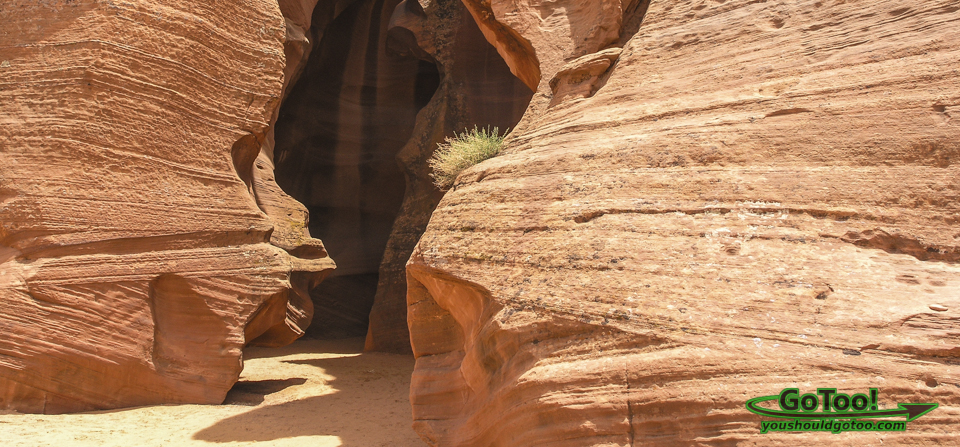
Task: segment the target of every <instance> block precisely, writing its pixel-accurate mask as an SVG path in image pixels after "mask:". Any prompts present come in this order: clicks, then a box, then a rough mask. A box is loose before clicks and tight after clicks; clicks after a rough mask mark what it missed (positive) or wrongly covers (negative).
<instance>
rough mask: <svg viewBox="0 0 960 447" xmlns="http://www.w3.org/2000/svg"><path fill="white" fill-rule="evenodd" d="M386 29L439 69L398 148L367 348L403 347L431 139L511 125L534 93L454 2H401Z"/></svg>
mask: <svg viewBox="0 0 960 447" xmlns="http://www.w3.org/2000/svg"><path fill="white" fill-rule="evenodd" d="M389 35H390V40H389V42H390V44H391V45H392V48H393V50H394V51H396V52H399V53H401V54H409V55H411V56H415V57H418V58H420V59H421V60H422V61H424V62H426V63H428V64H429V65H431V66H433V65H435V66H437V67H438V68H439V71H440V80H439V87H438V88H437V89H436V93H434V94H433V97H432V98H431V100H430V102H429V103H428V104H427V105H426V107H424V108H423V110H421V111H420V113H419V114H417V120H416V125H415V127H414V128H413V133H412V134H411V137H410V139H409V141H407V143H406V145H405V146H404V147H403V149H402V150H401V151H400V152H399V154H397V161H398V162H399V164H400V166H401V168H402V169H403V174H404V180H405V185H406V188H405V191H404V195H403V203H402V207H401V208H400V210H399V213H398V215H397V218H396V221H395V222H394V223H393V228H392V230H391V232H390V237H389V240H388V241H387V243H386V248H385V251H384V253H383V261H382V263H381V264H380V270H379V283H378V284H377V289H376V299H375V301H374V303H373V309H372V310H371V311H370V320H369V321H370V326H369V330H368V332H367V344H366V349H367V350H377V351H394V352H409V351H410V335H409V332H408V331H407V322H406V318H405V317H406V289H407V285H406V280H405V278H406V274H405V270H404V266H405V264H406V262H407V260H408V259H409V258H410V253H411V252H412V251H413V248H414V246H415V245H416V244H417V241H418V240H419V239H420V235H421V234H423V231H424V229H426V226H427V222H428V221H429V218H430V214H431V213H432V212H433V210H434V208H435V207H436V206H437V203H439V202H440V198H441V197H442V194H441V193H440V191H438V190H437V188H436V186H434V184H433V179H432V178H431V177H430V168H429V166H428V164H427V160H429V158H430V156H431V155H433V151H434V150H435V149H436V148H437V143H440V142H442V141H443V140H444V139H445V138H447V137H450V136H453V134H454V133H456V132H463V131H464V129H469V128H473V127H474V126H479V127H498V128H499V129H500V130H501V131H506V130H507V129H508V128H512V127H513V126H515V125H516V124H517V122H518V121H520V118H521V117H522V116H523V112H524V110H525V109H526V107H527V105H528V103H529V102H530V98H531V96H532V95H533V92H532V91H531V90H530V89H529V88H527V86H526V85H524V83H523V82H522V81H521V80H520V79H518V78H517V77H516V76H514V75H513V74H511V72H510V68H509V67H508V66H507V65H506V63H504V61H503V59H502V58H501V57H500V55H499V54H498V53H497V51H496V49H495V48H494V47H493V46H491V45H490V44H489V43H487V42H486V41H485V39H484V36H483V34H482V33H481V32H480V29H479V28H478V27H477V24H476V23H475V22H474V21H473V19H472V18H471V16H470V14H469V13H468V12H467V11H466V9H465V8H464V7H463V4H462V3H461V2H460V1H459V0H443V1H434V2H430V3H429V4H428V5H427V8H426V10H424V8H423V7H421V5H420V4H419V3H418V2H416V1H411V0H407V1H404V2H401V3H400V4H399V5H397V7H396V9H395V10H394V12H393V15H392V17H391V20H390V28H389ZM424 62H421V63H424Z"/></svg>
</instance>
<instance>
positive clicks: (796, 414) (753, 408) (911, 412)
mask: <svg viewBox="0 0 960 447" xmlns="http://www.w3.org/2000/svg"><path fill="white" fill-rule="evenodd" d="M779 398H780V396H779V395H773V396H762V397H754V398H753V399H750V400H748V401H747V410H750V412H751V413H754V414H758V415H760V416H769V417H774V418H788V419H849V418H889V417H900V416H905V417H906V418H907V422H910V421H912V420H914V419H916V418H918V417H920V416H923V415H925V414H927V413H929V412H931V411H933V410H934V409H935V408H937V407H939V406H940V404H929V403H924V404H897V406H898V407H899V408H898V409H895V410H871V411H844V412H829V413H808V412H802V411H782V410H771V409H768V408H763V407H761V406H759V405H757V404H759V403H760V402H766V401H768V400H777V399H779Z"/></svg>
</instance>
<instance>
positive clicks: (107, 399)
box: [0, 0, 334, 413]
mask: <svg viewBox="0 0 960 447" xmlns="http://www.w3.org/2000/svg"><path fill="white" fill-rule="evenodd" d="M0 18H2V19H3V23H4V26H3V27H2V28H0V59H2V62H0V67H2V68H0V74H2V77H0V79H2V81H0V122H2V125H0V408H13V409H16V410H18V411H25V412H45V413H57V412H66V411H80V410H91V409H106V408H116V407H123V406H134V405H147V404H155V403H186V402H190V403H219V402H221V401H222V400H223V397H224V395H225V394H226V392H227V390H228V389H229V388H230V386H232V385H233V383H234V382H235V381H236V379H237V376H238V375H239V373H240V369H241V368H242V361H241V350H242V348H243V346H244V345H245V344H247V343H249V342H252V341H253V340H255V339H259V341H260V343H261V344H268V345H277V344H282V343H285V342H288V341H291V340H292V339H294V338H296V337H297V336H299V335H300V334H302V333H303V330H304V329H305V327H306V325H307V324H309V321H310V316H309V313H310V309H309V306H308V304H309V303H308V302H307V303H303V302H302V296H303V293H302V291H303V289H305V288H308V287H309V286H310V284H311V283H312V282H316V281H317V280H319V279H320V278H321V277H322V276H323V275H324V274H326V273H328V272H329V271H330V270H331V269H332V268H333V267H334V265H333V262H332V261H330V260H329V258H327V257H326V255H325V251H324V250H323V245H322V244H321V243H320V241H318V240H316V239H312V238H310V237H309V233H308V232H306V231H305V222H304V219H305V217H306V213H305V212H300V211H302V208H303V207H302V205H299V204H297V203H295V202H293V201H292V200H290V199H289V197H287V196H286V195H284V194H283V193H282V191H279V188H276V185H275V183H273V177H272V173H271V172H270V170H269V169H268V168H269V166H266V165H264V164H263V162H262V160H258V157H259V155H258V154H259V153H260V149H261V145H262V144H263V142H264V141H265V140H266V134H267V131H268V127H269V125H270V123H271V120H272V117H273V115H274V113H275V110H276V108H277V106H278V104H279V101H280V97H281V91H282V87H283V79H284V75H283V70H284V68H285V58H284V44H285V41H287V40H289V39H287V38H286V37H285V35H286V31H285V28H286V26H285V22H284V17H283V16H282V15H281V11H280V8H278V5H277V3H276V2H271V1H266V0H253V1H247V2H242V3H238V2H232V1H211V2H192V1H190V2H187V1H177V0H167V1H164V2H162V3H161V2H150V1H139V2H111V1H106V2H98V1H92V0H88V1H46V2H14V3H10V2H6V3H4V4H2V5H0ZM255 164H257V170H254V165H255ZM298 292H299V293H298Z"/></svg>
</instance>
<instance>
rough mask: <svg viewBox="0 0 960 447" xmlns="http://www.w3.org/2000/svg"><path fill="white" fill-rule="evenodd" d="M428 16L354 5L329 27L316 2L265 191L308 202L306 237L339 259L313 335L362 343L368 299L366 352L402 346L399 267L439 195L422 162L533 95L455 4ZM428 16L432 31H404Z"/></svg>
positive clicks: (387, 5)
mask: <svg viewBox="0 0 960 447" xmlns="http://www.w3.org/2000/svg"><path fill="white" fill-rule="evenodd" d="M437 8H440V9H442V10H443V12H444V13H443V14H435V15H433V16H429V17H428V14H427V13H426V12H424V11H423V10H421V9H419V4H417V3H415V2H414V3H409V4H408V3H407V2H400V1H398V0H361V1H355V2H353V3H352V4H350V5H349V6H347V7H345V8H344V9H342V11H340V12H339V13H338V14H337V15H336V17H335V18H333V19H332V20H330V18H329V15H330V9H329V8H327V7H326V6H325V4H324V3H323V2H321V4H319V5H318V6H317V9H316V10H315V11H314V17H313V24H314V25H313V27H312V28H311V30H310V32H309V36H308V39H310V40H311V44H312V47H311V49H310V52H309V57H308V59H307V62H306V64H305V66H304V68H303V70H302V72H301V73H300V74H299V77H298V78H297V80H296V83H295V84H293V85H292V86H291V87H290V90H289V93H288V94H287V95H286V99H285V100H284V101H283V103H282V105H281V107H280V111H279V114H278V119H277V123H276V126H275V142H276V145H275V149H274V162H275V165H276V171H275V174H276V178H277V183H278V184H279V185H280V187H281V188H283V190H284V191H285V192H287V193H288V194H290V195H291V196H292V197H294V198H295V199H297V200H298V201H300V202H301V203H303V204H304V205H306V207H307V208H308V210H309V213H310V221H309V230H310V234H311V235H312V236H313V237H316V238H319V239H321V240H322V241H323V243H324V245H325V247H326V249H327V252H328V253H329V255H330V257H331V258H332V259H333V260H334V261H335V262H336V263H337V269H336V270H335V271H334V272H333V273H332V274H331V275H330V276H328V277H327V278H326V279H325V280H324V281H323V282H322V283H320V284H319V285H318V286H316V287H315V288H313V289H312V290H311V292H310V295H311V298H312V300H313V304H314V308H315V311H314V320H313V323H312V325H311V326H310V327H309V329H308V330H307V332H308V334H309V335H310V336H311V337H316V338H344V337H363V336H366V335H367V333H368V325H369V322H370V315H371V309H373V308H374V303H375V301H377V302H378V307H377V309H378V310H374V315H373V321H374V325H375V327H373V328H370V332H372V334H371V336H370V337H369V338H368V346H367V347H368V349H373V350H386V351H393V352H409V351H410V347H409V340H408V335H407V333H406V309H405V295H406V286H405V283H404V272H403V265H404V264H405V263H406V260H407V257H409V254H410V252H411V251H412V249H413V246H414V245H415V244H416V241H417V239H418V238H419V235H420V234H421V233H422V231H423V229H424V228H425V226H426V223H427V221H428V220H429V215H430V213H431V212H432V211H433V208H434V207H435V206H436V204H437V203H438V202H439V200H440V197H442V194H441V193H440V192H439V191H438V190H437V189H436V188H435V187H434V186H433V185H432V181H431V179H430V177H429V172H430V171H429V168H428V167H427V163H426V161H427V159H428V158H429V156H430V154H432V152H433V150H434V149H435V148H436V146H437V143H439V142H442V141H443V139H444V138H446V137H449V136H452V135H453V134H454V133H455V132H462V131H463V130H464V129H466V128H472V127H473V126H479V127H488V126H489V127H499V128H500V129H501V131H503V130H505V129H507V128H510V127H512V126H514V125H516V123H517V122H518V121H519V120H520V118H521V117H522V115H523V112H524V110H525V108H526V106H527V104H528V103H529V101H530V98H531V96H532V92H531V91H530V90H529V89H528V88H527V87H526V86H525V85H523V83H522V82H521V81H520V80H519V79H517V78H516V77H515V76H514V75H513V74H511V73H510V69H509V67H507V65H506V63H505V62H504V61H503V60H502V58H501V56H500V55H499V54H498V53H497V51H496V49H495V48H494V47H493V46H491V45H490V44H489V43H488V42H487V41H486V40H485V38H484V37H483V34H482V33H481V32H480V30H479V28H478V27H477V25H476V23H475V22H474V20H473V18H472V17H471V16H470V14H469V13H468V12H467V11H466V9H465V8H464V7H463V6H462V4H460V3H459V2H442V4H440V5H439V6H437ZM428 20H433V21H438V22H439V23H440V24H441V25H442V26H434V27H432V28H431V31H430V33H431V34H429V35H424V34H423V32H424V30H423V29H422V28H418V27H411V26H410V23H411V21H428ZM411 28H413V29H411ZM438 30H442V31H443V32H438ZM418 32H419V33H421V34H420V35H417V34H416V33H418ZM424 42H436V43H437V44H433V43H431V44H430V45H427V46H428V47H429V50H430V51H427V50H424V49H423V48H420V45H423V43H424ZM440 48H443V50H440ZM431 51H432V53H431ZM401 152H403V153H404V154H406V156H404V155H402V154H401ZM371 340H372V341H373V342H372V343H371Z"/></svg>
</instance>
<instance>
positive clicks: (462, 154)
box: [429, 126, 509, 190]
mask: <svg viewBox="0 0 960 447" xmlns="http://www.w3.org/2000/svg"><path fill="white" fill-rule="evenodd" d="M508 131H509V130H507V131H504V132H503V135H498V133H499V129H497V128H496V127H494V128H493V130H490V128H489V127H488V128H485V129H479V128H477V126H473V130H469V129H464V131H463V133H461V134H459V135H457V134H456V133H454V136H453V137H448V138H447V139H446V140H445V141H444V142H443V143H438V144H437V150H436V151H435V152H434V153H433V156H432V157H430V162H429V163H430V167H431V168H433V174H431V175H432V176H433V183H434V184H436V185H437V187H438V188H440V189H441V190H447V189H450V187H451V186H453V181H454V180H456V179H457V176H458V175H460V173H461V172H463V171H464V170H465V169H467V168H469V167H471V166H473V165H475V164H477V163H480V162H481V161H484V160H486V159H489V158H493V157H496V156H497V154H499V153H500V148H501V146H503V139H504V137H506V136H507V132H508Z"/></svg>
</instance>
